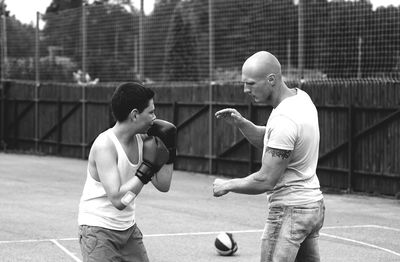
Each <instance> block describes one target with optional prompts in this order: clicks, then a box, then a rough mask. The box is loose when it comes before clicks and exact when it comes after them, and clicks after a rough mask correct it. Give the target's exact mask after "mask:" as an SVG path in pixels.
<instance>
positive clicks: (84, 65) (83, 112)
mask: <svg viewBox="0 0 400 262" xmlns="http://www.w3.org/2000/svg"><path fill="white" fill-rule="evenodd" d="M86 37H87V34H86V3H85V1H84V2H83V5H82V71H83V76H84V77H85V76H86V73H87V68H86ZM81 103H82V121H81V124H82V140H81V148H82V154H81V157H82V159H85V156H86V82H85V83H83V85H82V97H81Z"/></svg>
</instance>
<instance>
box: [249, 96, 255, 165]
mask: <svg viewBox="0 0 400 262" xmlns="http://www.w3.org/2000/svg"><path fill="white" fill-rule="evenodd" d="M253 108H254V107H253V103H252V102H251V101H250V102H249V104H248V114H249V120H250V121H251V122H253V123H254V119H253V118H254V117H253ZM253 159H254V148H253V146H252V145H251V143H249V173H253V170H254V164H253Z"/></svg>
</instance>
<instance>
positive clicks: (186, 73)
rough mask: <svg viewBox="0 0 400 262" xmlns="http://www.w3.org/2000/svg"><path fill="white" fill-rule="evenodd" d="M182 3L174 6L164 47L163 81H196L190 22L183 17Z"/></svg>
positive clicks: (193, 42) (195, 61) (195, 60)
mask: <svg viewBox="0 0 400 262" xmlns="http://www.w3.org/2000/svg"><path fill="white" fill-rule="evenodd" d="M183 10H184V3H183V2H182V3H180V4H178V5H177V6H176V8H175V10H174V14H173V16H172V20H171V23H170V29H169V31H168V37H167V40H166V47H165V58H164V69H163V75H164V78H163V80H164V81H198V74H197V64H196V63H197V58H196V50H195V41H194V37H193V33H192V29H191V24H190V22H189V21H188V20H185V19H184V17H183V15H182V14H183V13H184V12H183Z"/></svg>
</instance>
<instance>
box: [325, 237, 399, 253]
mask: <svg viewBox="0 0 400 262" xmlns="http://www.w3.org/2000/svg"><path fill="white" fill-rule="evenodd" d="M320 235H321V236H325V237H331V238H335V239H340V240H344V241H347V242H352V243H356V244H360V245H364V246H368V247H372V248H376V249H379V250H382V251H386V252H388V253H390V254H393V255H396V256H398V257H400V253H397V252H395V251H393V250H390V249H387V248H383V247H380V246H376V245H373V244H368V243H365V242H361V241H357V240H354V239H350V238H345V237H339V236H335V235H330V234H325V233H320Z"/></svg>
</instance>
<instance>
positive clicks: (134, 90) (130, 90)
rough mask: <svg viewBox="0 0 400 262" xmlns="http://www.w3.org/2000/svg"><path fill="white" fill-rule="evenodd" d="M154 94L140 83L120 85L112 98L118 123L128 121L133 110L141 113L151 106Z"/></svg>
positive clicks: (112, 105) (113, 109) (112, 107)
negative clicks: (150, 102)
mask: <svg viewBox="0 0 400 262" xmlns="http://www.w3.org/2000/svg"><path fill="white" fill-rule="evenodd" d="M153 97H154V92H153V91H152V90H151V89H150V88H147V87H145V86H143V85H142V84H140V83H137V82H127V83H123V84H120V85H119V86H118V87H117V88H116V89H115V91H114V93H113V95H112V98H111V110H112V113H113V115H114V117H115V119H116V120H117V121H118V122H122V121H124V120H126V118H127V117H128V115H129V113H130V112H131V111H132V110H133V109H137V110H138V111H139V113H141V112H142V111H143V110H144V109H145V108H146V107H148V106H149V101H150V100H151V99H152V98H153Z"/></svg>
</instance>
